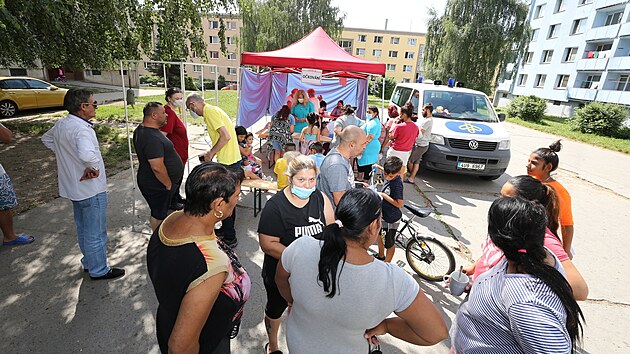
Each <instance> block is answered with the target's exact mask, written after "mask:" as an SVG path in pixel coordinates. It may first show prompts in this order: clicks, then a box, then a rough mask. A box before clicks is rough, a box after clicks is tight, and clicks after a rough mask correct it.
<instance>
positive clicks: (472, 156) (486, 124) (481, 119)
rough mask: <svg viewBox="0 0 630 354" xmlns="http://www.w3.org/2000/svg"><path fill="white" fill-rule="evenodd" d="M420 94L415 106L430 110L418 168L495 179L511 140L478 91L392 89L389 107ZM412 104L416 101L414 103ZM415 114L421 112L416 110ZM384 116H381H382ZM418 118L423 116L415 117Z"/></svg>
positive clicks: (431, 86)
mask: <svg viewBox="0 0 630 354" xmlns="http://www.w3.org/2000/svg"><path fill="white" fill-rule="evenodd" d="M414 91H418V92H419V93H420V97H419V99H418V100H419V104H418V105H419V107H420V108H421V107H423V106H424V105H425V104H427V103H431V104H432V105H433V131H432V133H433V138H432V139H431V143H430V144H429V150H428V151H427V153H426V154H425V155H424V157H423V159H422V160H423V161H422V162H423V165H424V166H425V167H426V168H428V169H430V170H435V171H441V172H450V173H458V174H466V175H476V176H479V177H481V178H484V179H488V180H493V179H497V178H499V177H500V176H501V175H502V174H503V173H504V172H505V170H506V169H507V167H508V163H509V162H510V135H509V134H508V132H507V131H506V130H505V128H504V127H503V124H501V122H502V121H504V120H505V114H499V115H497V113H496V112H495V111H494V108H493V107H492V104H491V103H490V100H489V99H488V96H486V95H485V94H484V93H483V92H480V91H475V90H470V89H466V88H463V87H449V86H447V85H441V84H440V82H439V81H437V80H436V81H435V83H401V84H398V85H396V88H395V89H394V92H393V93H392V97H391V100H390V105H395V106H397V107H398V108H399V109H400V107H401V106H403V105H405V103H407V102H408V101H410V100H411V97H412V95H413V93H414ZM414 101H415V100H414ZM415 110H419V111H421V109H419V108H418V107H415ZM385 114H386V113H385ZM419 119H422V117H419Z"/></svg>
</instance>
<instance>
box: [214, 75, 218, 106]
mask: <svg viewBox="0 0 630 354" xmlns="http://www.w3.org/2000/svg"><path fill="white" fill-rule="evenodd" d="M214 105H215V106H217V107H218V106H219V67H218V66H216V65H215V66H214Z"/></svg>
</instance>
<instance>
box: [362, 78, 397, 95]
mask: <svg viewBox="0 0 630 354" xmlns="http://www.w3.org/2000/svg"><path fill="white" fill-rule="evenodd" d="M394 88H396V79H394V78H393V77H388V78H385V99H386V100H389V98H390V97H392V92H394ZM368 92H369V94H370V95H374V96H376V97H379V98H380V97H383V79H382V78H380V77H377V78H376V80H374V81H370V82H369V88H368Z"/></svg>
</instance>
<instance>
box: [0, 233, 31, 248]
mask: <svg viewBox="0 0 630 354" xmlns="http://www.w3.org/2000/svg"><path fill="white" fill-rule="evenodd" d="M33 241H35V236H31V235H24V234H22V235H19V236H18V237H16V238H15V239H14V240H11V241H4V242H2V244H3V245H5V246H13V245H28V244H30V243H33Z"/></svg>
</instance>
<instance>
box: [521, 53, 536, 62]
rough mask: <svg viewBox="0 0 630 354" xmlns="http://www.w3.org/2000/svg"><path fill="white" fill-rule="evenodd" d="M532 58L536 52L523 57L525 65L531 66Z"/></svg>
mask: <svg viewBox="0 0 630 354" xmlns="http://www.w3.org/2000/svg"><path fill="white" fill-rule="evenodd" d="M532 58H534V52H527V53H525V57H523V64H531V63H532Z"/></svg>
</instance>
